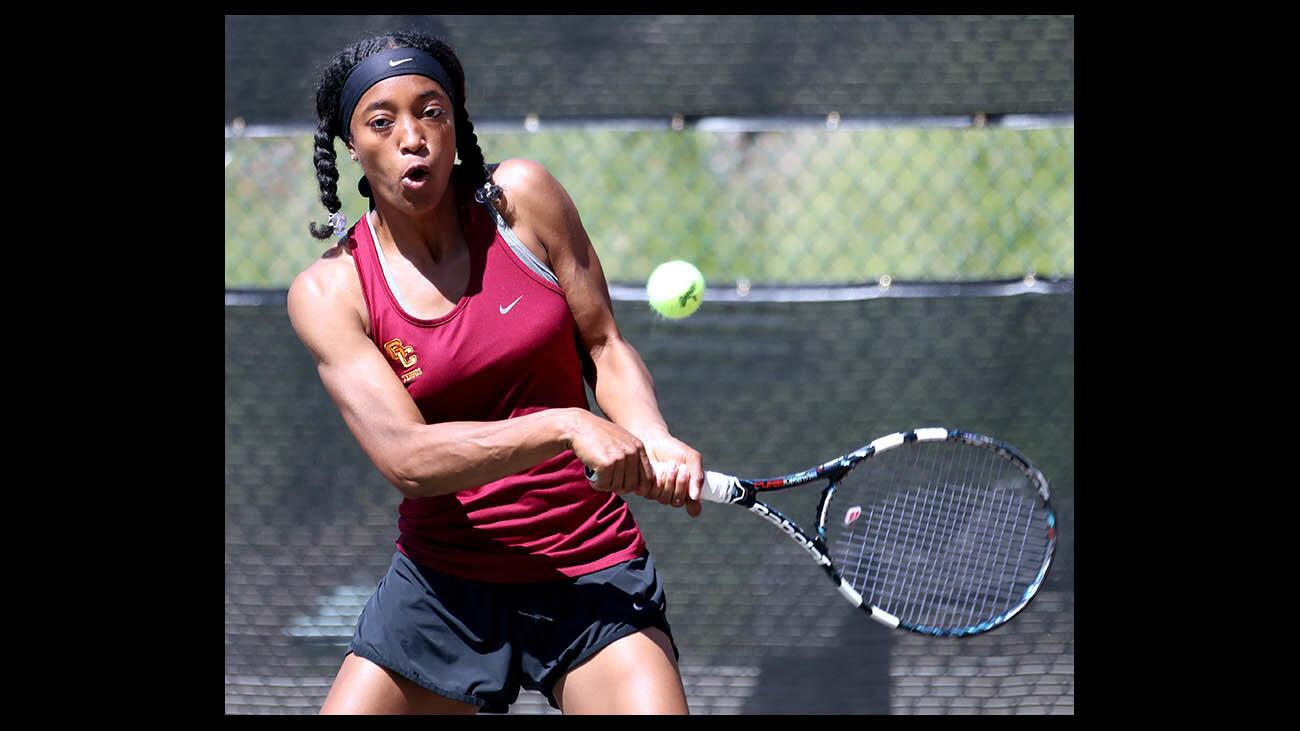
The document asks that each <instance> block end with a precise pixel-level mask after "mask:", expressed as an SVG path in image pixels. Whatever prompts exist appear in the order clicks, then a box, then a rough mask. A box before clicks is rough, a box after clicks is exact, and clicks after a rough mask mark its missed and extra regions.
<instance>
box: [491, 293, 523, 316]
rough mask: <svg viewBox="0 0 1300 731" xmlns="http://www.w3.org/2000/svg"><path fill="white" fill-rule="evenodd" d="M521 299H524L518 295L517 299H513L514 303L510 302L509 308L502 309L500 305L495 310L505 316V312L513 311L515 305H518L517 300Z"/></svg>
mask: <svg viewBox="0 0 1300 731" xmlns="http://www.w3.org/2000/svg"><path fill="white" fill-rule="evenodd" d="M523 298H524V296H523V295H522V294H521V295H519V296H518V297H516V298H515V301H514V302H511V303H510V306H509V307H502V306H500V305H497V309H498V310H500V311H501V314H503V315H504V314H506V313H507V312H509V311H511V310H513V309H514V308H515V305H517V304H519V300H521V299H523Z"/></svg>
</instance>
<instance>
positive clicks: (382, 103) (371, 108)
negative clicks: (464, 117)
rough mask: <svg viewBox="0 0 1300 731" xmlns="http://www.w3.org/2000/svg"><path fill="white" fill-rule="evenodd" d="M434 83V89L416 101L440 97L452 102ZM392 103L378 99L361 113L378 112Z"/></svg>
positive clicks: (421, 95) (418, 97)
mask: <svg viewBox="0 0 1300 731" xmlns="http://www.w3.org/2000/svg"><path fill="white" fill-rule="evenodd" d="M434 83H435V85H434V87H433V88H432V89H429V90H428V91H426V92H424V93H423V94H420V95H419V96H417V97H415V98H416V99H424V98H426V97H431V96H438V97H442V99H443V100H446V101H448V102H450V101H451V97H449V96H447V93H446V92H444V91H443V90H442V87H441V86H438V85H437V82H434ZM390 103H391V102H390V101H389V100H388V99H376V100H375V101H373V102H370V103H369V104H367V105H366V108H365V109H362V110H361V113H362V114H369V113H370V112H372V111H374V110H376V109H382V108H384V107H386V106H388V105H389V104H390Z"/></svg>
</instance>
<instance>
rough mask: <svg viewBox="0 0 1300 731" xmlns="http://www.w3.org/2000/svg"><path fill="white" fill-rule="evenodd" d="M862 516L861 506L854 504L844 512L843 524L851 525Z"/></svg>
mask: <svg viewBox="0 0 1300 731" xmlns="http://www.w3.org/2000/svg"><path fill="white" fill-rule="evenodd" d="M861 517H862V506H861V505H854V506H853V507H851V508H849V510H848V512H846V513H845V514H844V525H846V526H847V525H853V523H854V522H856V521H857V519H858V518H861Z"/></svg>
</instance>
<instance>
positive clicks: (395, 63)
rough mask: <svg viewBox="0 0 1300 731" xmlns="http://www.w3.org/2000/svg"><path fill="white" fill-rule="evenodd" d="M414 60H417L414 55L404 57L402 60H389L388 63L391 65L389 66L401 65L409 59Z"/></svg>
mask: <svg viewBox="0 0 1300 731" xmlns="http://www.w3.org/2000/svg"><path fill="white" fill-rule="evenodd" d="M414 60H415V57H414V56H412V57H411V58H404V59H402V60H401V61H389V62H388V65H389V67H395V66H401V65H402V64H404V63H406V62H407V61H414Z"/></svg>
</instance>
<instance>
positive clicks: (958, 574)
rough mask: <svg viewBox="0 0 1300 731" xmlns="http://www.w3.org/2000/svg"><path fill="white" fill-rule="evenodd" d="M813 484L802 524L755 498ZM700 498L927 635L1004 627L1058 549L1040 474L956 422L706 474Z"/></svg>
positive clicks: (875, 610) (887, 617)
mask: <svg viewBox="0 0 1300 731" xmlns="http://www.w3.org/2000/svg"><path fill="white" fill-rule="evenodd" d="M657 469H658V466H657V465H656V470H657ZM587 474H588V477H590V478H593V479H594V476H595V475H594V473H593V472H592V471H591V470H588V472H587ZM813 484H818V485H824V487H823V489H822V491H821V499H820V500H819V501H818V503H817V511H816V513H815V515H814V516H813V520H814V521H815V523H813V524H814V525H815V526H816V530H815V531H814V532H812V533H808V532H805V531H804V530H803V529H802V528H800V527H799V525H798V524H797V523H795V522H794V521H793V520H790V519H789V518H787V517H786V516H784V515H782V514H781V513H780V511H778V510H776V509H775V508H773V507H771V506H769V505H767V504H765V503H763V501H762V500H759V496H760V495H761V494H763V493H767V492H773V491H776V490H786V489H789V488H792V487H799V486H807V485H813ZM701 497H702V498H703V499H705V500H708V501H710V502H715V503H725V504H729V505H735V506H738V507H742V508H745V509H747V510H749V511H750V512H751V513H754V514H756V515H758V516H759V517H761V518H763V519H764V520H766V521H768V522H769V523H771V524H773V525H774V526H776V527H777V528H779V529H780V530H781V532H783V533H784V534H785V535H786V536H788V537H789V538H790V539H791V540H793V541H794V542H795V543H797V544H799V545H800V546H801V547H802V548H803V549H804V550H805V551H807V552H808V555H809V556H811V557H812V559H813V562H814V563H816V564H817V565H818V566H821V567H822V568H823V569H824V570H825V571H826V574H827V575H828V576H829V577H830V579H831V581H832V582H833V583H834V585H835V587H836V588H837V589H838V590H839V593H840V595H841V596H843V597H844V598H845V599H847V600H848V601H849V603H850V604H852V605H853V606H855V607H859V608H861V609H862V610H863V611H865V612H867V614H869V615H870V616H871V618H872V619H874V620H876V621H877V622H880V623H882V624H884V625H886V626H888V627H891V628H897V629H903V630H910V631H912V632H916V633H919V634H922V635H929V636H934V637H970V636H974V635H978V634H982V633H984V632H988V631H989V630H992V629H994V628H997V627H1000V626H1002V625H1003V624H1006V622H1008V621H1009V620H1010V619H1011V618H1012V617H1014V616H1016V614H1018V613H1019V612H1020V611H1021V610H1022V609H1024V608H1025V606H1026V605H1028V604H1029V602H1030V600H1031V599H1033V598H1034V595H1035V594H1037V593H1038V590H1039V588H1040V587H1042V585H1043V580H1044V579H1045V578H1046V577H1047V572H1048V569H1049V568H1050V567H1051V564H1052V557H1053V555H1054V553H1055V550H1056V515H1055V513H1054V512H1053V509H1052V504H1051V495H1050V493H1049V491H1048V485H1047V480H1046V478H1044V477H1043V473H1042V472H1040V471H1038V469H1036V468H1035V467H1034V466H1033V465H1032V464H1031V463H1030V462H1029V460H1028V459H1026V458H1025V457H1024V456H1022V455H1021V454H1020V453H1019V452H1017V451H1016V450H1015V449H1014V448H1013V447H1011V446H1009V445H1007V444H1003V443H1001V442H998V441H996V440H994V439H991V438H989V437H986V436H981V435H979V434H971V433H968V432H964V431H960V430H958V429H945V428H927V429H916V430H914V431H908V432H900V433H896V434H890V435H888V436H885V437H881V438H880V439H877V440H875V441H873V442H871V443H870V444H867V445H866V446H864V447H862V448H861V449H858V450H857V451H854V452H850V453H849V454H846V455H844V456H842V457H839V458H837V459H834V460H831V461H830V462H827V463H825V464H823V465H820V466H818V467H814V468H812V469H809V470H805V471H803V472H795V473H791V474H788V475H785V476H783V477H772V478H765V479H746V478H741V477H736V476H733V475H726V474H722V473H718V472H708V473H707V474H706V476H705V484H704V489H703V493H702V495H701Z"/></svg>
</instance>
